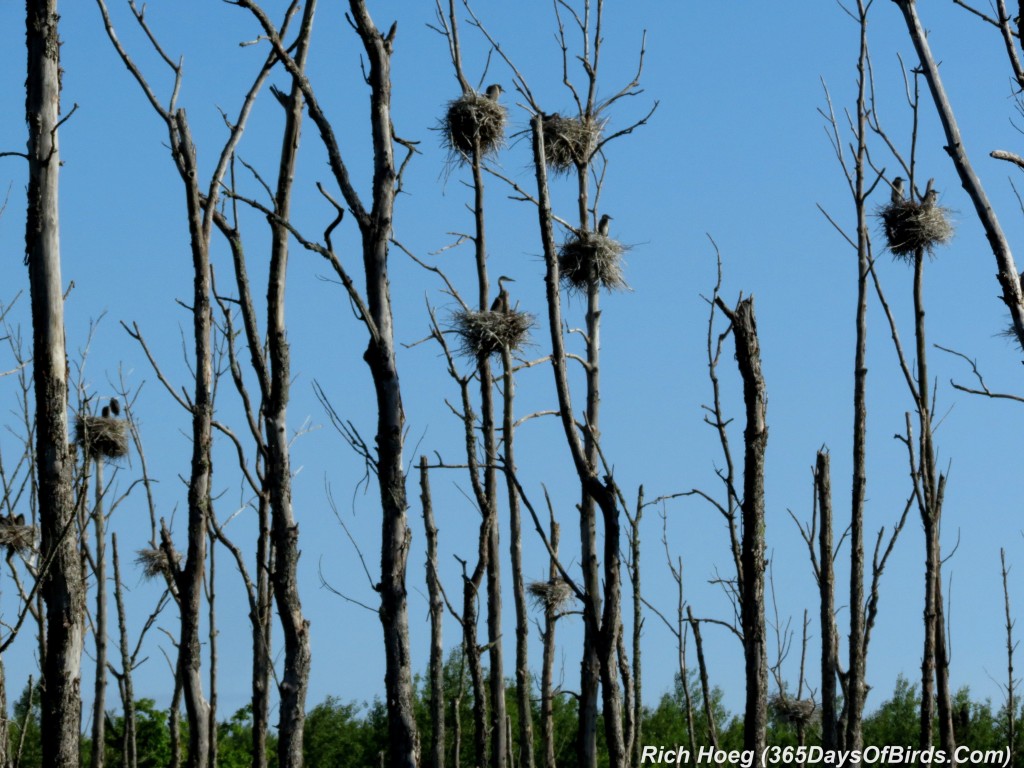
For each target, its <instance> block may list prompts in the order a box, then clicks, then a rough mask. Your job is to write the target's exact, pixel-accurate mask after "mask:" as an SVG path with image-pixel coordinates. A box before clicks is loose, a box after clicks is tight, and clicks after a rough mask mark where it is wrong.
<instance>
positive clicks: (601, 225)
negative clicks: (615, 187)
mask: <svg viewBox="0 0 1024 768" xmlns="http://www.w3.org/2000/svg"><path fill="white" fill-rule="evenodd" d="M611 220H612V217H611V216H609V215H608V214H607V213H606V214H605V215H604V216H602V217H601V221H599V222H598V223H597V233H598V234H599V235H603V236H604V237H608V222H609V221H611Z"/></svg>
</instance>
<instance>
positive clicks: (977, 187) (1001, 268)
mask: <svg viewBox="0 0 1024 768" xmlns="http://www.w3.org/2000/svg"><path fill="white" fill-rule="evenodd" d="M893 2H894V3H895V4H896V6H897V7H898V8H899V9H900V11H901V12H902V14H903V19H904V21H905V22H906V25H907V33H908V34H909V36H910V40H911V42H912V43H913V44H914V49H915V50H916V51H917V55H918V58H919V59H920V62H921V71H922V73H923V75H924V77H925V79H926V80H927V82H928V87H929V89H930V90H931V94H932V100H933V101H934V103H935V111H936V112H937V114H938V117H939V121H940V122H941V123H942V130H943V131H944V133H945V136H946V146H945V150H946V152H947V154H949V157H950V159H951V160H952V161H953V166H954V167H955V168H956V172H957V175H958V176H959V177H960V183H961V184H962V185H963V188H964V190H965V191H966V192H967V195H968V197H970V198H971V203H972V204H973V205H974V211H975V213H976V214H977V216H978V221H979V222H980V223H981V225H982V227H983V228H984V230H985V237H986V239H987V240H988V243H989V247H990V248H991V249H992V254H993V255H994V256H995V259H996V279H997V280H998V282H999V286H1000V288H1001V289H1002V299H1003V303H1004V304H1006V307H1007V309H1009V311H1010V318H1011V319H1012V321H1013V331H1014V334H1015V336H1016V337H1017V340H1018V341H1019V342H1020V344H1021V346H1024V294H1022V291H1021V284H1020V275H1019V274H1018V269H1017V265H1016V263H1015V262H1014V259H1013V252H1012V251H1011V249H1010V243H1009V240H1008V239H1007V237H1006V234H1005V233H1004V232H1003V229H1002V227H1001V226H1000V224H999V219H998V218H997V216H996V212H995V210H994V209H993V208H992V204H991V202H990V201H989V199H988V196H987V194H986V193H985V188H984V186H983V185H982V183H981V178H980V177H979V176H978V174H977V173H976V172H975V170H974V167H973V166H972V165H971V161H970V157H969V155H968V154H967V148H966V147H965V146H964V143H963V137H962V136H961V134H960V127H959V125H958V124H957V121H956V114H955V113H954V111H953V104H952V102H951V101H950V100H949V97H948V95H947V94H946V89H945V87H944V86H943V84H942V77H941V76H940V74H939V65H938V63H937V62H936V61H935V57H934V56H933V55H932V51H931V47H930V46H929V44H928V36H927V35H926V34H925V31H924V26H923V25H922V23H921V19H920V17H919V15H918V13H917V2H916V0H893ZM1000 7H1001V9H1002V12H1001V13H1000V19H999V23H1000V25H1001V27H1002V29H1003V30H1004V32H1003V35H1004V40H1006V41H1008V42H1007V49H1008V51H1009V52H1010V59H1011V61H1012V62H1014V70H1015V72H1014V75H1015V79H1016V80H1017V82H1022V81H1024V75H1021V70H1020V62H1019V59H1018V58H1017V54H1016V52H1015V47H1014V45H1013V36H1012V33H1011V32H1010V27H1009V24H1010V18H1009V15H1008V14H1007V13H1006V9H1005V7H1004V3H1003V2H1002V1H1001V2H1000ZM993 156H994V157H997V158H999V159H1003V160H1009V161H1011V162H1014V163H1015V164H1017V165H1020V164H1021V163H1020V162H1018V161H1019V158H1016V156H1014V155H1013V154H1012V153H1007V152H1001V151H996V152H993Z"/></svg>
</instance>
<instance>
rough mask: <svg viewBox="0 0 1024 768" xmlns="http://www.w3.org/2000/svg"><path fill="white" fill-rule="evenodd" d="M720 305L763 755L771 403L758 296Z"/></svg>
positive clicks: (746, 730)
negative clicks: (739, 393)
mask: <svg viewBox="0 0 1024 768" xmlns="http://www.w3.org/2000/svg"><path fill="white" fill-rule="evenodd" d="M718 302H719V306H720V307H721V308H722V310H723V311H724V312H725V313H726V315H727V316H728V317H729V319H730V320H731V321H732V331H733V337H734V338H735V340H736V362H737V365H738V366H739V371H740V377H741V378H742V379H743V400H744V403H745V405H746V418H747V423H746V428H745V429H744V432H743V443H744V454H743V504H742V520H743V536H742V542H741V554H740V562H741V564H742V568H743V579H742V584H741V587H740V621H741V623H742V626H743V654H744V659H745V666H746V681H747V683H746V686H747V693H746V704H745V708H744V716H743V743H744V747H745V748H746V749H752V750H754V754H757V755H759V754H761V752H762V750H763V749H764V746H765V738H766V735H765V734H766V730H767V727H768V653H767V646H766V640H767V637H766V632H765V619H764V572H765V565H766V559H765V519H764V509H765V500H764V461H765V451H766V448H767V446H768V422H767V420H766V407H767V402H768V395H767V390H766V388H765V382H764V376H763V375H762V373H761V350H760V345H759V343H758V338H757V322H756V320H755V318H754V299H753V297H749V298H746V299H743V300H741V301H740V302H739V303H738V304H737V305H736V309H735V310H734V311H733V310H729V309H728V308H727V307H726V306H725V305H724V303H722V302H721V299H719V300H718Z"/></svg>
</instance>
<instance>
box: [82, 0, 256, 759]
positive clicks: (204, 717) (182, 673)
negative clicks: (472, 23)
mask: <svg viewBox="0 0 1024 768" xmlns="http://www.w3.org/2000/svg"><path fill="white" fill-rule="evenodd" d="M97 4H98V5H99V8H100V11H101V13H102V15H103V20H104V24H105V27H106V30H107V35H108V37H109V38H110V41H111V43H112V44H113V46H114V48H115V50H116V51H117V53H118V54H119V56H120V57H121V60H122V62H123V63H124V65H125V67H126V68H127V69H128V71H129V72H130V73H131V75H132V76H133V77H134V78H135V80H136V81H137V83H138V84H139V87H140V88H141V89H142V91H143V93H144V94H145V96H146V98H147V100H148V101H149V103H150V105H151V106H152V108H153V109H154V111H155V112H156V113H157V115H158V116H159V117H160V118H161V120H162V121H163V123H164V125H165V127H166V129H167V138H168V146H169V148H170V151H171V158H172V160H173V162H174V165H175V168H176V170H177V171H178V175H179V176H180V177H181V181H182V185H183V187H184V192H185V207H186V218H187V221H188V227H189V235H190V237H189V245H190V250H191V257H192V274H193V291H192V302H191V311H192V326H193V327H192V336H193V345H194V346H193V360H192V369H193V372H194V379H195V380H194V387H193V391H192V395H191V398H190V399H189V401H188V402H187V403H184V404H185V406H186V408H187V409H188V411H189V412H190V414H191V420H192V460H191V470H190V473H189V480H188V546H187V551H186V556H185V559H184V564H183V565H182V566H181V567H180V568H179V567H177V566H176V565H175V564H174V563H175V562H176V558H175V557H172V556H171V555H172V553H173V543H172V541H171V535H170V531H168V530H167V529H166V528H164V529H163V531H162V532H161V535H162V539H163V543H162V548H163V550H164V551H165V553H166V554H167V556H168V563H169V564H170V566H169V567H170V568H171V569H172V573H173V579H174V582H175V586H176V589H177V594H178V596H179V609H180V616H181V630H180V635H179V639H178V663H177V672H178V677H179V682H180V684H181V687H182V694H183V696H184V699H185V710H186V713H187V715H188V721H189V750H188V766H189V768H206V766H207V765H208V760H209V753H210V736H211V734H210V705H209V702H208V701H207V700H206V697H205V695H204V694H203V683H202V669H201V667H202V653H201V609H202V599H203V583H204V574H205V565H206V547H207V539H208V534H209V529H210V517H211V514H212V509H211V503H212V501H211V491H210V483H211V476H212V471H213V466H212V459H211V448H212V444H213V342H212V310H211V292H212V287H211V280H212V275H211V271H210V236H211V231H212V228H213V224H214V217H215V213H216V209H217V201H218V199H219V197H220V190H221V186H222V181H223V179H224V177H225V174H226V173H227V169H228V166H229V161H230V159H231V157H232V156H233V154H234V151H235V148H236V147H237V144H238V142H239V141H240V139H241V136H242V132H243V130H244V128H245V125H246V122H247V119H248V116H249V113H250V111H251V109H252V105H253V103H254V101H255V98H256V95H257V94H258V93H259V91H260V89H261V88H262V85H263V83H264V81H265V80H266V77H267V76H268V75H269V73H270V70H271V68H272V67H273V65H274V63H275V57H274V56H273V55H271V56H270V57H269V58H268V59H267V61H266V62H265V64H264V66H263V68H262V69H261V70H260V72H259V73H258V74H257V76H256V78H255V80H254V83H253V85H252V87H251V88H250V90H249V92H248V93H247V94H246V96H245V98H244V100H243V103H242V107H241V109H240V112H239V115H238V117H237V119H236V120H235V122H234V123H233V124H232V125H231V129H230V132H229V136H228V139H227V141H226V142H225V145H224V147H223V148H222V150H221V153H220V155H219V157H218V160H217V165H216V167H215V169H214V171H213V173H212V175H211V178H210V183H209V186H208V187H207V189H206V191H205V192H204V191H203V190H201V189H200V175H199V167H198V163H197V158H196V147H195V144H194V143H193V141H192V134H191V130H190V127H189V123H188V118H187V116H186V114H185V110H184V109H183V108H181V107H180V106H179V105H178V103H177V98H178V94H179V92H180V87H181V80H182V74H183V73H182V68H181V64H180V63H178V64H175V63H174V61H173V60H172V59H170V58H169V57H168V56H167V55H166V53H164V51H163V50H162V49H161V48H160V46H159V44H158V43H157V42H156V37H155V36H154V35H153V33H152V31H151V30H150V29H149V27H148V25H147V22H146V21H145V18H144V16H143V12H142V11H140V10H138V9H137V8H136V7H135V6H134V5H131V9H132V13H133V15H134V16H135V20H136V22H137V23H138V24H139V25H140V26H141V27H143V29H144V30H145V31H146V35H147V37H148V39H149V40H150V42H151V43H153V45H154V47H155V48H156V50H157V52H158V54H159V55H160V57H161V58H162V60H163V61H164V63H165V64H166V65H167V66H168V67H169V68H170V69H171V70H172V72H173V75H174V90H173V92H172V96H171V98H170V101H169V102H168V104H167V105H166V106H165V105H164V104H163V103H161V101H160V100H159V99H158V98H157V96H156V94H155V93H154V92H153V90H152V88H151V87H150V85H149V83H148V82H147V80H146V78H145V77H144V76H143V74H142V72H141V71H140V70H139V68H138V67H137V66H136V64H135V62H134V61H133V59H132V58H131V56H130V55H129V54H128V52H127V51H126V50H125V48H124V47H123V46H122V44H121V42H120V41H119V40H118V38H117V35H116V34H115V32H114V27H113V23H112V21H111V19H110V14H109V12H108V10H107V6H106V3H105V2H104V0H97Z"/></svg>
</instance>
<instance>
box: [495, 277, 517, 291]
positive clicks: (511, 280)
mask: <svg viewBox="0 0 1024 768" xmlns="http://www.w3.org/2000/svg"><path fill="white" fill-rule="evenodd" d="M515 281H516V280H515V278H514V277H509V276H508V275H502V276H501V277H499V278H498V288H501V284H502V283H514V282H515Z"/></svg>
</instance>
